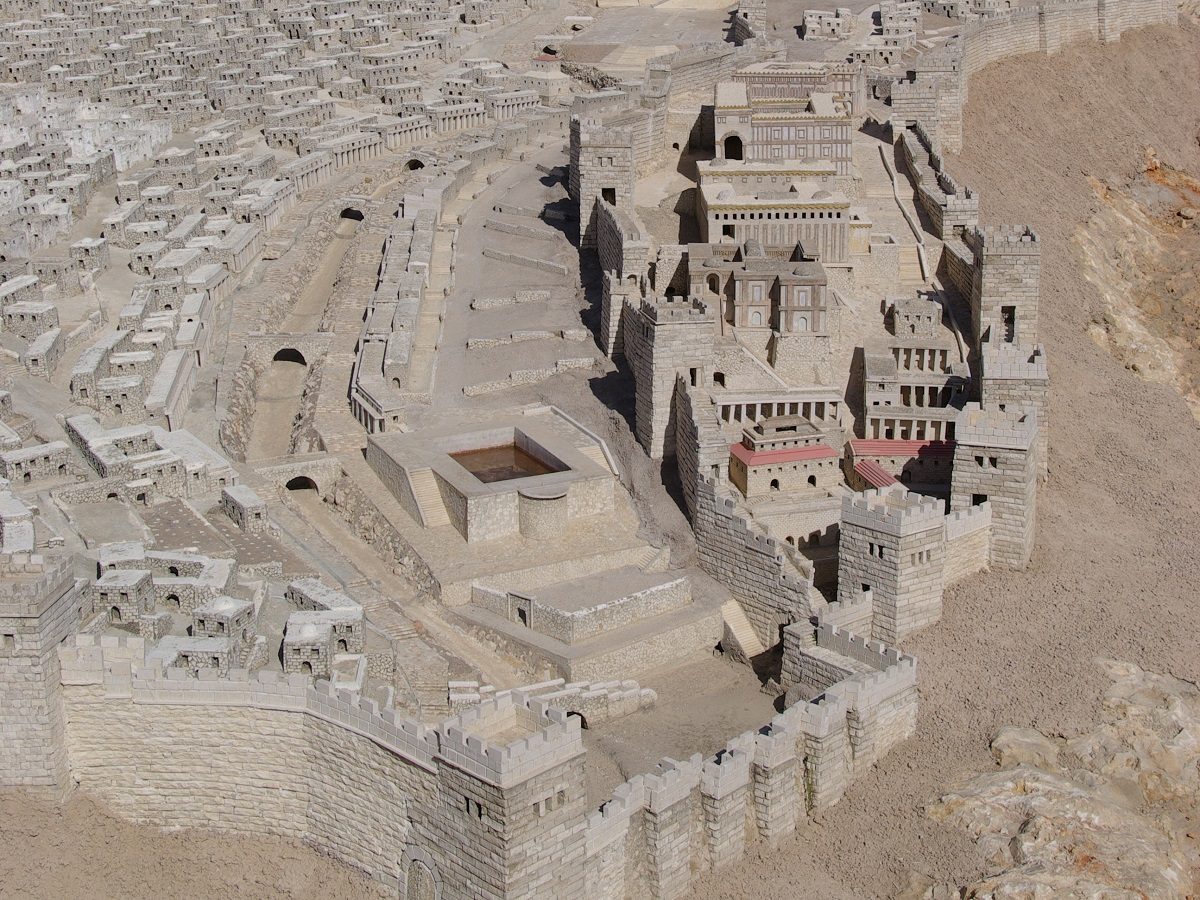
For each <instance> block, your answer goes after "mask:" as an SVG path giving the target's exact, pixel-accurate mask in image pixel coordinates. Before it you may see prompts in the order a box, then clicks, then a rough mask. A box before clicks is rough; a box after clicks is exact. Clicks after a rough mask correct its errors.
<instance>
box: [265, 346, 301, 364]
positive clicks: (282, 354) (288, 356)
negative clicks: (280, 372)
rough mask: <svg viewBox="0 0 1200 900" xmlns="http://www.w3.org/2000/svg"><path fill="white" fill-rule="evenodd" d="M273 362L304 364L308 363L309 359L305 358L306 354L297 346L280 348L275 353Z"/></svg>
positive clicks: (272, 358)
mask: <svg viewBox="0 0 1200 900" xmlns="http://www.w3.org/2000/svg"><path fill="white" fill-rule="evenodd" d="M271 362H286V363H298V364H299V365H302V366H307V365H308V360H306V359H305V358H304V354H303V353H301V352H300V351H299V350H297V349H296V348H295V347H282V348H280V349H279V350H278V351H277V352H276V353H275V355H274V356H272V357H271Z"/></svg>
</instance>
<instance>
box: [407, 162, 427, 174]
mask: <svg viewBox="0 0 1200 900" xmlns="http://www.w3.org/2000/svg"><path fill="white" fill-rule="evenodd" d="M404 168H405V169H406V170H407V171H409V172H416V171H417V170H418V169H423V168H425V163H423V162H421V161H420V160H419V159H410V160H409V161H408V162H406V163H405V164H404Z"/></svg>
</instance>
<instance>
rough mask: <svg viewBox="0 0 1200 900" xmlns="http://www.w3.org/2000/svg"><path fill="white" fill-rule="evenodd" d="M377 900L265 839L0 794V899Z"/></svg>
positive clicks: (324, 865) (336, 868)
mask: <svg viewBox="0 0 1200 900" xmlns="http://www.w3.org/2000/svg"><path fill="white" fill-rule="evenodd" d="M198 892H199V893H202V894H203V895H204V896H207V897H246V898H251V897H253V898H263V900H267V898H280V897H284V898H295V900H308V898H313V900H315V898H318V897H319V898H327V897H362V898H368V897H386V896H388V895H387V894H385V893H384V892H383V890H382V888H381V886H380V885H378V884H376V883H375V882H373V881H370V880H368V879H367V878H365V877H363V876H361V875H359V874H358V873H357V872H354V871H353V870H351V869H349V868H347V867H345V866H342V865H338V864H335V863H333V862H332V861H330V860H329V859H328V858H326V857H324V856H321V855H320V854H318V853H316V852H314V851H312V850H309V849H307V848H305V847H298V846H296V845H294V844H289V843H286V842H284V841H278V840H275V839H272V838H266V837H254V838H245V837H220V836H216V835H209V834H205V833H203V832H196V831H186V832H175V833H173V834H167V833H162V832H159V831H157V830H155V829H150V828H145V827H139V826H136V825H129V824H127V823H125V822H120V821H118V820H116V819H113V818H110V817H109V816H107V815H105V814H104V813H103V812H102V811H101V810H99V809H98V808H97V807H96V806H94V805H93V804H92V803H91V802H89V801H88V800H86V799H84V798H79V799H76V800H74V801H72V802H71V803H69V804H68V805H67V806H66V807H65V808H64V809H61V810H60V809H56V808H49V807H46V806H43V805H40V804H36V803H30V802H27V801H26V800H24V799H21V798H15V797H7V798H3V799H0V898H7V897H21V898H47V900H49V898H54V900H59V898H64V897H88V898H94V900H108V898H113V900H116V898H128V900H134V898H146V900H151V898H155V900H171V898H180V900H185V898H192V897H195V896H197V893H198Z"/></svg>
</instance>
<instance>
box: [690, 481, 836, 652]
mask: <svg viewBox="0 0 1200 900" xmlns="http://www.w3.org/2000/svg"><path fill="white" fill-rule="evenodd" d="M692 527H693V528H694V529H695V532H696V545H697V552H698V555H699V562H700V567H701V568H702V569H704V571H705V572H707V573H708V574H709V575H711V576H712V577H713V578H715V579H716V580H717V581H719V582H721V583H722V584H724V585H725V586H726V587H728V588H729V590H730V591H731V592H733V594H734V596H735V597H737V599H738V600H739V601H740V602H741V605H742V608H743V609H744V610H745V611H746V616H747V618H748V619H749V620H750V623H751V625H753V626H754V631H755V633H756V634H757V635H758V639H759V640H760V641H761V642H762V644H763V646H764V647H770V646H774V645H775V644H776V643H777V642H778V634H779V628H780V626H783V625H790V624H791V623H793V622H797V621H801V620H807V618H808V617H809V616H811V615H814V614H815V613H816V612H818V611H819V609H820V608H822V607H823V606H824V605H825V601H824V600H823V599H822V598H821V595H820V594H819V593H818V592H817V591H816V589H815V588H814V587H813V585H812V579H811V571H810V570H809V571H805V570H802V569H801V568H800V565H801V560H802V557H800V556H799V555H798V554H796V552H795V550H794V549H793V548H791V547H789V546H787V545H786V544H781V543H779V542H778V541H776V540H774V539H773V538H770V537H768V536H767V535H766V533H765V532H763V531H762V530H761V529H760V528H758V527H757V526H755V525H753V524H752V523H751V522H749V521H747V520H746V519H745V518H743V517H742V516H740V515H739V514H738V513H737V506H736V503H735V502H734V500H733V499H732V498H731V497H728V496H725V495H723V494H720V493H718V492H717V490H716V486H715V485H714V484H713V482H711V481H709V480H707V479H704V480H702V481H701V482H700V483H699V485H698V487H697V492H696V513H695V518H694V519H693V521H692Z"/></svg>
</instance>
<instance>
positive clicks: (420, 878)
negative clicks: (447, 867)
mask: <svg viewBox="0 0 1200 900" xmlns="http://www.w3.org/2000/svg"><path fill="white" fill-rule="evenodd" d="M407 874H408V879H407V881H408V886H407V887H406V888H405V891H404V896H405V900H437V898H438V895H439V893H440V891H439V890H438V885H437V880H436V879H435V878H434V876H433V870H432V869H430V868H429V866H427V865H425V863H423V862H421V861H420V860H419V859H414V860H411V861H410V862H409V864H408V873H407Z"/></svg>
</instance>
